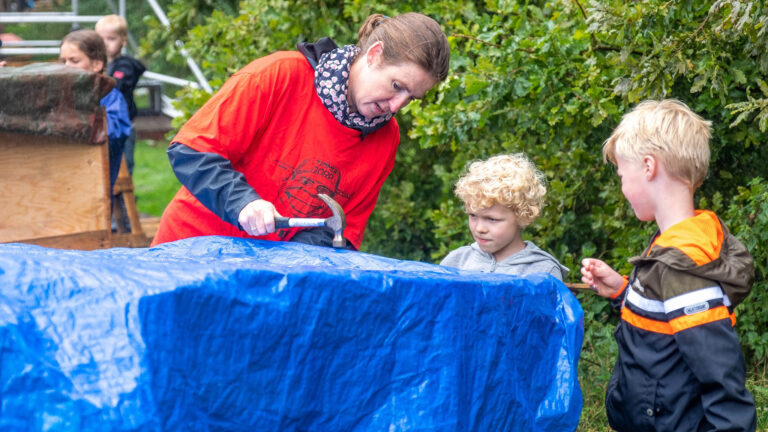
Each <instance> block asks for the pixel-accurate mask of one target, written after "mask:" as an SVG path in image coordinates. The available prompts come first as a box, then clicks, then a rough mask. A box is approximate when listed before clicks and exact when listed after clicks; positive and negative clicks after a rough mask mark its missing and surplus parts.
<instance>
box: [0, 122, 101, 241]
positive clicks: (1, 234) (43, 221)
mask: <svg viewBox="0 0 768 432" xmlns="http://www.w3.org/2000/svg"><path fill="white" fill-rule="evenodd" d="M107 157H108V156H107V145H106V143H104V144H102V145H93V144H90V143H87V142H84V141H77V140H72V139H68V138H61V137H55V136H35V135H26V134H19V133H8V132H0V187H1V188H2V192H1V193H0V242H13V241H22V240H31V239H42V238H47V237H55V236H61V235H68V234H75V233H87V232H95V231H109V230H110V220H109V218H110V214H109V202H110V200H109V163H108V160H107Z"/></svg>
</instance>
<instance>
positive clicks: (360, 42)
mask: <svg viewBox="0 0 768 432" xmlns="http://www.w3.org/2000/svg"><path fill="white" fill-rule="evenodd" d="M376 42H383V44H384V50H383V52H382V55H383V60H384V61H385V62H386V63H388V64H398V63H403V62H411V63H414V64H416V65H418V66H420V67H422V68H423V69H424V70H425V71H427V72H428V73H429V74H430V75H432V76H433V77H435V78H436V79H437V80H438V81H442V80H444V79H445V78H446V77H447V76H448V63H449V60H450V57H451V51H450V48H449V46H448V39H447V38H446V37H445V33H443V30H442V29H441V28H440V25H439V24H438V23H437V21H435V20H433V19H432V18H430V17H428V16H426V15H422V14H420V13H416V12H408V13H405V14H402V15H398V16H395V17H386V16H384V15H381V14H373V15H371V16H369V17H368V19H366V20H365V22H364V23H363V26H362V27H360V31H359V32H358V33H357V46H358V47H360V52H363V53H364V52H366V51H367V50H368V48H370V47H371V45H373V44H375V43H376ZM360 57H362V56H358V57H357V58H360Z"/></svg>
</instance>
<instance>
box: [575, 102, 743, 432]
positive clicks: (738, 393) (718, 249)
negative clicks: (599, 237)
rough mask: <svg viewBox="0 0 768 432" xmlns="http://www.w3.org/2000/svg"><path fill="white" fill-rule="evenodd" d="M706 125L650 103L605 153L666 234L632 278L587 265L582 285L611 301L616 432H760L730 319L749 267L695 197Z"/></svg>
mask: <svg viewBox="0 0 768 432" xmlns="http://www.w3.org/2000/svg"><path fill="white" fill-rule="evenodd" d="M709 138H710V122H708V121H705V120H704V119H702V118H701V117H699V116H698V115H696V114H695V113H694V112H693V111H691V110H690V109H689V108H688V107H687V106H686V105H685V104H683V103H682V102H679V101H675V100H664V101H661V102H657V101H645V102H643V103H641V104H640V105H638V106H637V107H635V109H633V110H632V112H630V113H629V114H627V115H625V116H624V118H623V119H622V120H621V123H620V124H619V126H618V127H617V128H616V130H614V132H613V134H612V135H611V137H610V138H608V140H607V141H606V142H605V145H604V146H603V158H604V159H606V160H609V161H611V162H612V163H613V164H615V165H616V167H617V168H618V171H617V172H618V175H619V177H620V178H621V191H622V193H623V194H624V196H625V197H626V198H627V200H628V201H629V203H630V205H631V206H632V209H633V210H634V212H635V215H636V216H637V218H638V219H640V220H642V221H650V220H654V221H656V224H657V225H658V228H659V229H658V231H657V232H656V234H654V236H653V237H652V238H651V242H650V245H649V246H648V248H647V249H646V250H645V251H644V252H643V254H642V255H641V256H639V257H635V258H631V259H630V260H629V262H631V263H632V264H634V266H635V269H634V271H633V273H632V276H631V277H629V278H627V277H622V276H621V275H620V274H619V273H617V272H616V271H614V270H613V269H611V268H610V267H609V266H608V265H607V264H606V263H604V262H603V261H600V260H597V259H592V258H587V259H584V260H583V261H582V268H581V274H582V278H581V280H582V281H583V282H585V283H587V284H590V285H591V286H592V288H593V290H595V291H596V292H597V293H598V294H599V295H601V296H603V297H608V298H610V299H612V303H613V305H614V307H616V308H617V309H620V311H621V320H620V321H619V324H618V326H617V328H616V331H615V332H614V335H615V337H616V342H617V344H618V347H619V356H618V359H617V361H616V366H615V368H614V370H613V376H612V377H611V380H610V382H609V383H608V388H607V391H606V397H605V408H606V411H607V414H608V421H609V423H610V425H611V427H613V428H614V429H616V430H619V431H630V430H658V431H704V430H719V431H720V430H722V431H724V430H729V431H737V430H738V431H754V430H755V427H756V419H755V402H754V399H753V398H752V395H750V394H749V392H748V391H747V389H746V387H745V375H746V372H745V365H744V357H743V355H742V353H741V347H740V346H739V339H738V336H737V333H736V329H735V328H734V325H735V323H736V318H735V315H734V314H733V308H735V307H736V306H737V305H738V304H739V303H741V302H742V300H744V298H745V297H746V296H747V295H748V294H749V291H750V289H751V287H752V281H753V279H754V269H753V264H752V258H751V257H750V255H749V252H748V251H747V249H746V248H745V247H744V246H743V245H742V244H741V243H740V242H739V241H738V240H737V239H736V238H735V237H734V236H733V235H731V234H730V233H729V232H728V229H727V228H726V227H725V225H724V224H723V222H722V221H721V220H720V219H719V218H718V217H717V216H716V215H715V214H714V213H712V212H710V211H706V210H695V209H694V205H693V193H694V191H695V190H696V188H697V187H699V186H700V185H701V183H702V182H703V181H704V177H705V176H706V174H707V166H708V165H709Z"/></svg>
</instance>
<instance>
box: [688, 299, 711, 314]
mask: <svg viewBox="0 0 768 432" xmlns="http://www.w3.org/2000/svg"><path fill="white" fill-rule="evenodd" d="M707 309H709V302H701V303H696V304H695V305H690V306H686V307H685V308H684V309H683V312H685V314H686V315H693V314H697V313H699V312H704V311H705V310H707Z"/></svg>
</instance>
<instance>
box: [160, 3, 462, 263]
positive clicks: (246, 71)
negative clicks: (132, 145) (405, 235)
mask: <svg viewBox="0 0 768 432" xmlns="http://www.w3.org/2000/svg"><path fill="white" fill-rule="evenodd" d="M299 51H300V52H293V51H292V52H277V53H274V54H271V55H269V56H266V57H263V58H260V59H257V60H255V61H253V62H252V63H250V64H249V65H248V66H246V67H244V68H243V69H241V70H239V71H238V72H236V73H235V74H234V75H233V76H232V77H231V78H230V79H229V80H228V81H227V82H226V83H225V84H224V86H223V87H222V88H221V90H219V92H218V93H216V94H215V95H214V96H213V97H212V98H211V99H210V100H209V101H208V102H207V103H206V104H205V105H204V106H203V107H202V108H200V110H199V111H198V112H197V113H195V115H194V116H192V118H191V119H190V120H189V121H188V122H187V123H186V124H185V125H184V126H183V127H182V128H181V130H180V131H179V133H178V134H177V135H176V137H174V139H173V141H172V142H173V143H172V144H171V146H170V147H169V148H168V155H169V158H170V161H171V165H172V166H173V169H174V172H175V173H176V176H177V177H178V178H179V180H180V181H181V183H182V185H183V187H182V188H181V190H180V191H179V192H178V193H177V194H176V197H174V199H173V200H172V201H171V203H170V204H169V205H168V207H167V208H166V209H165V212H164V213H163V217H162V220H161V222H160V226H159V228H158V232H157V235H156V236H155V239H154V241H153V243H152V244H153V245H156V244H159V243H164V242H168V241H173V240H177V239H181V238H186V237H193V236H199V235H227V236H238V237H249V236H255V237H259V238H261V239H266V240H292V241H299V242H304V243H310V244H318V245H327V246H329V245H330V244H331V238H332V233H331V232H330V231H329V230H328V229H324V228H315V229H311V230H303V231H298V230H297V229H295V228H293V229H281V230H278V231H277V232H275V224H274V219H275V217H277V216H281V215H286V216H290V217H327V216H330V215H331V212H330V210H329V209H328V208H327V206H326V205H325V204H324V203H323V201H321V200H320V199H319V198H317V194H318V193H325V194H327V195H329V196H331V197H332V198H333V199H334V200H336V201H337V202H338V203H339V204H340V205H341V206H342V208H343V209H344V212H345V215H346V220H347V227H346V229H345V231H344V237H345V238H346V239H347V240H348V241H349V242H350V243H351V244H352V246H353V247H354V248H355V249H359V247H360V243H361V242H362V239H363V233H364V231H365V225H366V222H367V220H368V217H369V216H370V214H371V212H372V211H373V208H374V206H375V205H376V199H377V198H378V194H379V190H380V189H381V186H382V184H383V183H384V180H385V179H386V178H387V176H388V175H389V173H390V171H391V170H392V167H393V165H394V161H395V153H396V150H397V145H398V143H399V140H400V132H399V128H398V126H397V122H396V121H395V120H394V119H393V118H392V116H393V115H394V114H395V113H396V112H397V111H398V110H400V109H401V108H402V107H404V106H405V105H407V104H408V103H409V102H410V101H412V100H414V99H418V98H421V97H422V96H424V94H425V93H426V92H427V91H428V90H429V89H431V88H432V87H433V86H434V85H435V84H436V83H437V82H439V81H441V80H444V79H445V77H446V76H447V74H448V61H449V56H450V52H449V48H448V41H447V39H446V37H445V34H444V33H443V31H442V30H441V29H440V26H439V25H438V24H437V23H436V22H435V21H434V20H432V19H431V18H429V17H427V16H424V15H421V14H418V13H407V14H403V15H400V16H397V17H392V18H387V17H385V16H383V15H372V16H370V17H368V19H367V20H366V22H365V23H364V24H363V26H362V28H361V29H360V31H359V33H358V44H357V45H348V46H343V47H340V48H339V47H337V46H336V44H335V43H333V41H331V40H330V39H327V38H325V39H321V40H320V41H318V43H316V44H300V45H299Z"/></svg>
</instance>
